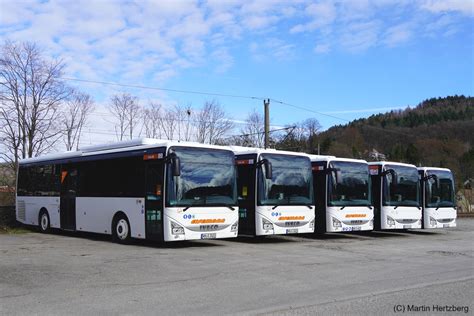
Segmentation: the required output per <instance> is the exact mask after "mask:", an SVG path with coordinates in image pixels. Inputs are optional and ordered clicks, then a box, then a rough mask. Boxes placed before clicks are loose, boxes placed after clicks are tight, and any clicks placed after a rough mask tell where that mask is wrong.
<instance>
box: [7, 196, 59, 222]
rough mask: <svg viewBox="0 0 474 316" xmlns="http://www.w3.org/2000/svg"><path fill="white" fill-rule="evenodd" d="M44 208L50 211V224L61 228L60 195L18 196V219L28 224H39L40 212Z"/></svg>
mask: <svg viewBox="0 0 474 316" xmlns="http://www.w3.org/2000/svg"><path fill="white" fill-rule="evenodd" d="M42 208H45V209H46V210H47V211H48V215H49V220H50V226H51V227H52V228H59V227H60V221H59V197H58V196H47V197H46V196H18V197H17V198H16V219H17V221H19V222H20V223H23V224H26V225H38V219H39V212H40V210H41V209H42Z"/></svg>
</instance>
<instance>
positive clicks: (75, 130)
mask: <svg viewBox="0 0 474 316" xmlns="http://www.w3.org/2000/svg"><path fill="white" fill-rule="evenodd" d="M93 110H94V102H93V100H92V98H91V96H90V95H88V94H85V93H82V92H78V91H75V92H74V93H73V94H72V95H71V97H70V98H69V99H68V100H67V101H66V104H65V106H64V111H63V114H62V118H63V119H62V128H63V130H64V144H65V145H66V150H73V149H74V147H75V148H76V150H78V149H79V141H80V138H81V134H82V128H83V127H84V126H85V125H86V123H87V119H88V117H89V115H90V113H91V112H92V111H93Z"/></svg>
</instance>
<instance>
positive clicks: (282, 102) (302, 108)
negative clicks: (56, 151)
mask: <svg viewBox="0 0 474 316" xmlns="http://www.w3.org/2000/svg"><path fill="white" fill-rule="evenodd" d="M270 100H272V101H273V102H275V103H279V104H282V105H287V106H291V107H293V108H295V109H300V110H303V111H307V112H311V113H315V114H318V115H324V116H328V117H332V118H335V119H337V120H341V121H345V122H348V123H351V122H353V121H350V120H347V119H345V118H342V117H338V116H334V115H330V114H326V113H323V112H319V111H315V110H313V109H309V108H306V107H303V106H300V105H295V104H291V103H287V102H284V101H280V100H275V99H270ZM362 127H368V128H372V129H376V130H380V131H384V132H389V133H394V134H399V135H403V136H410V137H411V136H412V135H410V134H407V133H403V132H398V131H394V130H388V129H385V128H381V127H377V126H371V125H365V126H362Z"/></svg>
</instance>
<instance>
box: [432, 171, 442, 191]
mask: <svg viewBox="0 0 474 316" xmlns="http://www.w3.org/2000/svg"><path fill="white" fill-rule="evenodd" d="M433 180H434V181H435V185H436V189H439V188H440V186H441V181H440V180H439V178H438V176H437V175H435V174H434V175H433Z"/></svg>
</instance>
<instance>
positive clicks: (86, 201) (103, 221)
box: [76, 197, 145, 238]
mask: <svg viewBox="0 0 474 316" xmlns="http://www.w3.org/2000/svg"><path fill="white" fill-rule="evenodd" d="M119 211H121V212H123V213H124V214H125V215H126V216H127V218H128V221H129V222H130V229H131V236H132V237H133V238H145V199H143V198H119V197H107V198H106V197H79V198H76V229H77V230H78V231H85V232H92V233H101V234H109V235H110V234H111V233H112V232H111V228H112V220H113V217H114V215H115V214H116V213H117V212H119Z"/></svg>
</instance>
